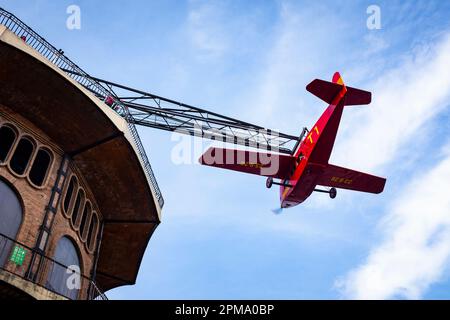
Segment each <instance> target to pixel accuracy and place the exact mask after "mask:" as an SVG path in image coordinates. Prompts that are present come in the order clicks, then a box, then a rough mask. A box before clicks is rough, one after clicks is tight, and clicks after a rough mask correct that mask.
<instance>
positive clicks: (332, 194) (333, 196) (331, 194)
mask: <svg viewBox="0 0 450 320" xmlns="http://www.w3.org/2000/svg"><path fill="white" fill-rule="evenodd" d="M336 195H337V190H336V188H331V189H330V198H331V199H334V198H336Z"/></svg>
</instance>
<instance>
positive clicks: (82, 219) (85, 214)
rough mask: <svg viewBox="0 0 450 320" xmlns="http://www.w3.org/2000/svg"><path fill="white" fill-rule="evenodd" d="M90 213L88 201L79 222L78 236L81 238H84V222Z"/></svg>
mask: <svg viewBox="0 0 450 320" xmlns="http://www.w3.org/2000/svg"><path fill="white" fill-rule="evenodd" d="M90 215H91V204H90V203H89V202H87V203H86V205H85V206H84V210H83V216H82V217H81V223H80V237H81V238H82V239H85V237H84V235H85V234H86V230H84V229H85V228H86V222H87V221H88V219H90Z"/></svg>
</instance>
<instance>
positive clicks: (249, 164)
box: [199, 147, 296, 179]
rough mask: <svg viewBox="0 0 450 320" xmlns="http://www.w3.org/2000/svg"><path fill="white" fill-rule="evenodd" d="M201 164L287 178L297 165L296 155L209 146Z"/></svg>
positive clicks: (200, 160) (201, 159)
mask: <svg viewBox="0 0 450 320" xmlns="http://www.w3.org/2000/svg"><path fill="white" fill-rule="evenodd" d="M199 162H200V164H202V165H206V166H211V167H217V168H222V169H228V170H234V171H240V172H244V173H250V174H256V175H260V176H265V177H272V178H278V179H286V178H288V177H289V175H290V172H291V170H292V168H294V167H295V164H296V163H295V157H292V156H290V155H285V154H278V153H265V152H255V151H248V150H236V149H224V148H215V147H211V148H209V149H208V150H207V151H206V152H205V153H204V154H203V155H202V156H201V157H200V159H199Z"/></svg>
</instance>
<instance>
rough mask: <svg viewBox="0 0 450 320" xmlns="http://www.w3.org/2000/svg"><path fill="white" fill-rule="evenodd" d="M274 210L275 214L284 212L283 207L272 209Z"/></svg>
mask: <svg viewBox="0 0 450 320" xmlns="http://www.w3.org/2000/svg"><path fill="white" fill-rule="evenodd" d="M272 212H273V213H274V214H277V215H278V214H282V213H283V208H281V207H280V208H276V209H272Z"/></svg>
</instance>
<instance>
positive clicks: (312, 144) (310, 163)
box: [280, 87, 346, 208]
mask: <svg viewBox="0 0 450 320" xmlns="http://www.w3.org/2000/svg"><path fill="white" fill-rule="evenodd" d="M345 92H346V88H345V87H344V88H343V89H342V91H341V92H340V93H339V94H338V95H337V96H336V98H335V100H334V101H333V103H332V104H330V105H329V106H328V108H327V109H325V111H324V112H323V114H322V116H321V117H320V118H319V120H317V122H316V123H315V125H314V126H313V127H312V128H311V130H309V132H308V134H307V136H306V137H305V138H304V140H303V141H301V143H300V144H299V147H298V148H297V150H296V151H295V152H294V156H295V158H296V166H295V167H294V168H293V169H292V174H291V176H290V178H289V179H287V180H283V181H282V184H284V185H282V186H280V202H281V207H282V208H289V207H293V206H295V205H298V204H300V203H302V202H303V201H305V200H306V199H307V198H308V197H309V196H310V195H311V194H312V193H313V191H314V189H315V188H316V185H317V179H318V178H319V177H320V176H321V175H322V173H323V171H324V169H325V168H326V167H327V165H328V160H329V158H330V155H331V150H332V147H333V144H334V139H335V137H336V133H337V128H338V126H339V121H340V118H341V115H342V111H343V108H344V101H343V99H342V98H343V97H344V95H345ZM325 131H328V133H329V134H327V135H324V138H325V139H328V140H330V141H325V142H324V144H326V148H320V150H318V152H316V149H315V148H316V146H317V143H318V141H319V139H320V138H321V134H322V133H324V132H325Z"/></svg>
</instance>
